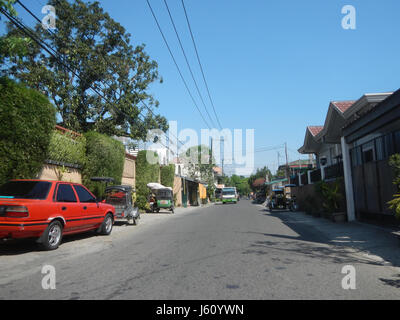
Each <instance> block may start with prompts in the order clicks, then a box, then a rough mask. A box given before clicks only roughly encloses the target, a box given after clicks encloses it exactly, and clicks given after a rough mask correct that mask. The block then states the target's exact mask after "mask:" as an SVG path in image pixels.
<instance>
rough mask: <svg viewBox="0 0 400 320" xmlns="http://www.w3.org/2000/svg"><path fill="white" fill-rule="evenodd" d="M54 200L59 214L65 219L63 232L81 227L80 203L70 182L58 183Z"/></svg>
mask: <svg viewBox="0 0 400 320" xmlns="http://www.w3.org/2000/svg"><path fill="white" fill-rule="evenodd" d="M55 201H56V203H57V207H58V212H59V214H60V215H61V216H62V217H64V219H65V226H64V232H74V231H77V230H80V229H82V228H83V226H82V220H81V216H82V214H81V209H80V205H79V203H78V200H77V198H76V194H75V192H74V190H73V189H72V186H71V185H70V184H67V183H60V184H58V185H57V192H56V196H55Z"/></svg>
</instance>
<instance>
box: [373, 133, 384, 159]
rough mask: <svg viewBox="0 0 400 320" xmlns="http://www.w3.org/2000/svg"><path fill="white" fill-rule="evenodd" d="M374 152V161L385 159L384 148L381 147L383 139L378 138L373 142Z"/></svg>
mask: <svg viewBox="0 0 400 320" xmlns="http://www.w3.org/2000/svg"><path fill="white" fill-rule="evenodd" d="M375 148H376V149H375V151H376V160H377V161H380V160H383V159H385V148H384V145H383V137H379V138H377V139H376V140H375Z"/></svg>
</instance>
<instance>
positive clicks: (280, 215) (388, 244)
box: [243, 209, 400, 284]
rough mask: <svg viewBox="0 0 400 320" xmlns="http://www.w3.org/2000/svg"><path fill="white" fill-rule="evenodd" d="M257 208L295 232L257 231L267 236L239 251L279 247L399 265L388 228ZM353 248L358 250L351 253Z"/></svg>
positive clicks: (336, 260) (330, 258) (317, 255)
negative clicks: (287, 233)
mask: <svg viewBox="0 0 400 320" xmlns="http://www.w3.org/2000/svg"><path fill="white" fill-rule="evenodd" d="M260 212H262V214H263V215H266V216H270V217H274V218H277V219H279V220H280V221H281V222H282V223H283V224H284V225H286V226H287V227H288V228H290V229H291V230H292V231H294V232H295V233H296V234H297V235H296V236H289V235H283V234H273V233H257V234H260V235H262V236H264V237H268V240H263V239H260V240H258V241H255V242H253V243H251V244H250V246H249V248H248V249H247V250H245V251H244V252H243V254H251V253H252V254H257V255H263V254H268V253H269V252H271V251H270V250H282V251H286V252H292V253H294V254H295V253H300V254H302V255H305V256H308V257H310V258H319V259H323V260H327V261H330V262H334V263H340V264H352V263H363V264H370V265H387V264H388V263H390V264H391V265H393V266H395V267H399V266H400V255H399V254H398V251H399V249H400V248H399V240H398V239H397V238H396V237H395V236H394V235H393V234H391V233H390V231H388V230H385V229H382V228H377V227H373V226H368V225H362V224H358V223H352V222H347V223H335V222H332V221H330V220H327V219H324V218H314V217H311V216H309V215H306V214H304V213H302V212H291V211H272V212H269V210H265V209H263V210H260ZM357 252H358V253H362V254H357V255H355V253H357ZM380 258H381V259H380ZM386 280H388V283H387V284H389V283H391V284H393V283H396V284H397V283H399V284H400V280H396V282H392V281H391V280H390V279H386ZM382 281H383V280H382Z"/></svg>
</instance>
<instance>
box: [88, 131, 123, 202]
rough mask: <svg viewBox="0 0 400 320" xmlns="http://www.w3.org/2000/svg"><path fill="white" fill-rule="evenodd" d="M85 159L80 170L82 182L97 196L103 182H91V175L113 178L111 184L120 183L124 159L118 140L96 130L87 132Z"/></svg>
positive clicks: (100, 194)
mask: <svg viewBox="0 0 400 320" xmlns="http://www.w3.org/2000/svg"><path fill="white" fill-rule="evenodd" d="M84 136H85V138H86V161H85V164H84V167H83V170H82V180H83V184H84V185H85V186H87V187H88V188H89V189H90V190H91V191H92V192H93V193H94V194H95V195H96V196H97V197H102V196H103V194H104V189H105V187H106V185H105V183H103V182H93V181H91V180H90V178H92V177H111V178H114V183H113V184H117V185H118V184H121V180H122V172H123V169H124V161H125V147H124V145H123V144H122V143H121V142H120V141H117V140H115V139H113V138H110V137H108V136H106V135H103V134H100V133H98V132H93V131H91V132H87V133H85V134H84Z"/></svg>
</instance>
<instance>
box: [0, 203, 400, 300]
mask: <svg viewBox="0 0 400 320" xmlns="http://www.w3.org/2000/svg"><path fill="white" fill-rule="evenodd" d="M312 219H315V221H317V220H321V219H322V218H320V219H316V218H312V217H309V216H306V215H305V214H303V213H293V212H273V213H270V212H268V211H266V210H264V208H263V207H262V206H260V205H254V204H252V203H251V202H250V201H247V200H242V201H240V202H239V203H238V204H229V205H228V204H227V205H210V206H207V207H202V208H188V209H177V211H176V213H175V214H169V213H159V214H146V215H143V217H142V219H141V220H140V223H139V225H138V226H127V225H124V224H123V225H116V226H114V230H113V232H112V235H111V236H96V235H94V234H93V233H86V234H82V235H76V236H70V237H65V238H64V241H63V243H62V244H61V246H60V247H59V248H58V249H57V250H55V251H50V252H45V251H38V250H37V247H36V245H35V244H34V243H32V242H30V241H15V242H13V241H11V242H4V243H0V299H66V300H68V299H152V300H154V299H167V300H175V299H177V300H180V299H211V300H213V299H218V300H221V299H224V300H225V299H262V300H264V299H307V300H308V299H399V298H400V285H399V279H400V276H399V275H400V269H399V265H398V264H397V262H395V261H393V260H392V261H391V262H388V261H386V260H385V258H384V257H383V258H382V257H380V256H374V255H371V254H370V251H367V250H363V249H360V248H357V247H354V246H350V245H349V246H347V245H346V244H343V243H340V242H333V241H332V239H331V238H329V237H328V236H327V234H326V233H324V232H322V231H321V230H320V229H318V228H316V227H314V226H313V225H312V221H313V220H312ZM310 221H311V222H310ZM324 223H325V222H324ZM330 224H334V223H332V222H329V221H328V222H326V226H327V228H328V227H329V225H330ZM371 237H373V235H371ZM371 241H373V239H371ZM364 242H365V241H364ZM44 265H51V266H53V267H54V270H55V272H56V278H55V279H56V289H47V290H46V289H43V287H42V279H43V277H44V274H42V267H43V266H44ZM346 265H351V266H353V267H354V269H355V271H356V278H355V279H356V280H355V284H356V288H355V289H348V290H346V289H343V287H342V279H343V278H344V277H345V276H346V275H345V274H343V273H342V268H343V267H344V266H346Z"/></svg>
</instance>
